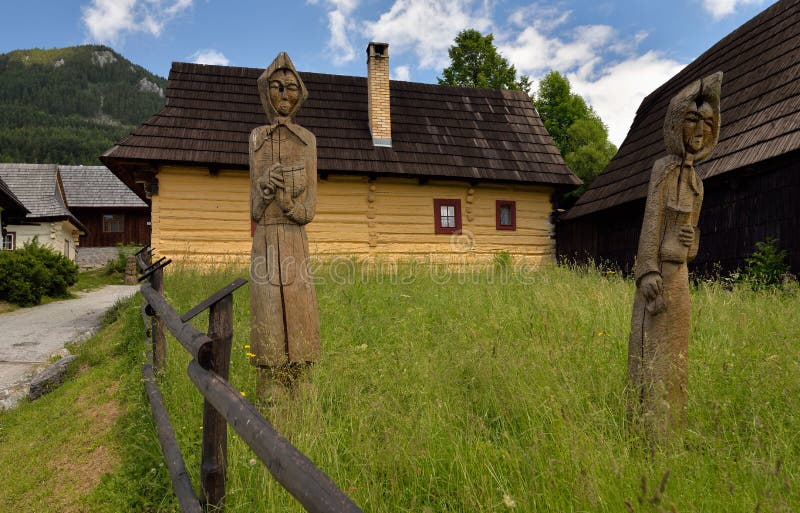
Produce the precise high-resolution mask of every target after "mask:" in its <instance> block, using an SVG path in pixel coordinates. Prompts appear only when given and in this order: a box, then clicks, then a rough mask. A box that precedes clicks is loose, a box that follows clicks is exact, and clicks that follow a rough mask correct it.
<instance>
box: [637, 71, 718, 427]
mask: <svg viewBox="0 0 800 513" xmlns="http://www.w3.org/2000/svg"><path fill="white" fill-rule="evenodd" d="M721 82H722V72H718V73H715V74H713V75H711V76H709V77H706V78H704V79H702V80H697V81H695V82H693V83H692V84H690V85H689V86H688V87H686V88H685V89H683V90H682V91H681V92H680V93H678V94H677V96H675V97H674V98H673V99H672V101H671V102H670V104H669V108H668V110H667V115H666V119H665V121H664V140H665V143H666V147H667V152H668V153H669V154H668V155H667V156H666V157H663V158H660V159H658V160H657V161H656V162H655V163H654V164H653V170H652V172H651V175H650V185H649V188H648V191H647V203H646V206H645V212H644V220H643V222H642V231H641V235H640V237H639V250H638V253H637V256H636V268H635V271H636V272H635V278H636V296H635V299H634V303H633V315H632V316H631V334H630V339H629V346H628V371H629V374H630V379H631V382H632V384H633V386H634V389H635V390H636V391H637V392H638V394H639V399H640V401H641V413H642V414H643V420H644V424H645V428H646V431H647V433H648V436H650V438H651V440H653V441H666V440H668V439H670V438H672V435H673V434H677V433H678V432H680V431H681V430H682V429H683V428H684V427H685V425H686V398H687V359H688V348H689V317H690V304H689V279H688V270H687V263H688V262H690V261H692V260H693V259H694V257H695V256H696V255H697V249H698V245H699V242H700V233H699V231H698V229H697V221H698V218H699V216H700V206H701V204H702V202H703V183H702V182H701V181H700V178H699V177H698V176H697V173H696V172H695V169H694V164H696V163H698V162H700V161H701V160H704V159H706V158H707V157H708V156H709V155H710V154H711V152H712V151H713V150H714V148H715V147H716V145H717V140H718V138H719V127H720V114H719V102H720V84H721Z"/></svg>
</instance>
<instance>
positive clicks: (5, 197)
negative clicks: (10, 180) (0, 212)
mask: <svg viewBox="0 0 800 513" xmlns="http://www.w3.org/2000/svg"><path fill="white" fill-rule="evenodd" d="M0 207H2V208H4V209H6V210H15V211H16V210H18V211H20V212H24V213H27V212H28V209H26V208H25V205H23V204H22V202H21V201H20V200H19V198H17V196H16V195H15V194H14V193H13V192H11V189H9V188H8V185H6V183H5V182H4V181H3V179H2V178H0Z"/></svg>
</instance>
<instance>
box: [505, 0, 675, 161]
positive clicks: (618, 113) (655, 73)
mask: <svg viewBox="0 0 800 513" xmlns="http://www.w3.org/2000/svg"><path fill="white" fill-rule="evenodd" d="M568 14H569V13H563V12H559V11H557V10H555V9H552V8H549V7H541V6H540V4H534V5H533V6H530V7H527V8H525V9H524V10H519V11H517V12H515V13H513V14H512V20H513V21H514V23H517V25H518V26H519V27H520V28H522V31H521V32H517V33H516V34H514V33H511V34H507V35H506V37H505V39H504V41H503V42H502V43H501V44H499V45H498V48H499V50H500V52H501V53H502V54H503V55H504V56H505V57H506V58H508V60H509V61H510V62H511V63H512V64H513V65H514V66H516V68H517V70H518V71H519V72H520V73H525V74H527V75H529V76H531V77H532V78H533V79H538V78H541V77H542V76H543V75H544V74H545V73H547V72H548V71H550V70H552V69H554V70H557V71H559V72H561V73H562V74H563V75H565V76H566V77H567V78H568V79H569V80H570V83H571V84H572V90H573V91H574V92H576V93H578V94H580V95H581V96H583V97H584V99H586V101H587V102H588V103H589V104H590V105H591V106H592V107H593V108H594V110H595V111H596V112H597V113H598V114H599V115H600V118H601V119H602V120H603V121H604V122H605V123H606V125H608V128H609V139H610V140H611V141H612V142H613V143H614V144H616V145H618V146H619V144H620V143H622V140H623V139H624V138H625V135H626V134H627V132H628V129H629V128H630V124H631V122H632V121H633V118H634V115H635V114H636V109H638V107H639V104H640V103H641V101H642V99H644V97H645V96H646V95H647V94H649V93H651V92H652V91H653V90H654V89H656V88H657V87H658V86H660V85H661V84H662V83H664V82H665V81H666V80H668V79H669V78H670V77H672V76H673V75H674V74H675V73H677V72H678V71H680V70H681V69H682V68H683V66H684V65H683V64H681V63H678V62H676V61H674V60H672V59H669V58H666V57H665V56H663V54H660V53H658V52H654V51H650V52H647V53H645V54H641V53H639V51H638V46H639V44H640V43H641V42H642V41H643V40H644V39H645V38H646V37H647V34H646V33H644V32H639V33H637V34H634V35H632V36H629V37H621V36H620V35H619V34H618V33H617V31H616V30H615V29H614V28H613V27H610V26H608V25H584V26H578V27H574V28H572V29H571V30H564V29H563V28H559V29H558V30H554V27H559V26H561V25H563V23H564V22H565V21H567V19H568ZM523 27H524V28H523Z"/></svg>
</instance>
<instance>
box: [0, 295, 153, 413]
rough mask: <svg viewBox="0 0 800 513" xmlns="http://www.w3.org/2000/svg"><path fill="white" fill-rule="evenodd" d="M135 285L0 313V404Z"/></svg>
mask: <svg viewBox="0 0 800 513" xmlns="http://www.w3.org/2000/svg"><path fill="white" fill-rule="evenodd" d="M138 290H139V287H137V286H128V285H107V286H105V287H103V288H101V289H97V290H93V291H91V292H79V293H78V294H77V295H78V299H68V300H64V301H57V302H54V303H49V304H46V305H40V306H35V307H33V308H23V309H20V310H16V311H14V312H8V313H4V314H0V409H1V408H12V407H13V406H14V405H15V404H16V403H17V401H18V400H19V399H20V398H21V397H24V396H25V395H27V393H28V384H29V383H30V380H31V378H32V377H33V375H35V373H36V372H37V371H39V370H41V369H42V368H43V367H45V366H46V365H47V364H48V359H49V358H50V357H51V356H53V355H54V354H58V353H61V354H64V352H66V349H64V345H65V344H66V343H67V342H74V341H79V340H85V339H87V338H89V337H90V336H92V335H93V334H94V333H95V332H96V331H97V330H98V329H99V328H100V323H101V320H102V318H103V313H104V312H105V311H106V310H107V309H108V308H109V307H110V306H112V305H113V304H114V303H115V302H116V301H117V300H118V299H120V298H124V297H128V296H132V295H133V294H135V293H136V292H137V291H138Z"/></svg>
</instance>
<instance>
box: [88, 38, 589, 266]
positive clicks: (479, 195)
mask: <svg viewBox="0 0 800 513" xmlns="http://www.w3.org/2000/svg"><path fill="white" fill-rule="evenodd" d="M276 53H277V52H276ZM367 60H368V77H367V78H363V77H345V76H339V75H323V74H317V73H302V72H301V76H302V78H303V80H304V82H305V83H306V86H307V87H308V89H309V99H308V101H307V102H306V104H305V106H304V107H303V109H302V110H301V111H300V113H299V115H298V116H297V122H298V123H299V124H300V125H302V126H304V127H305V128H307V129H308V130H310V131H311V132H313V133H314V134H315V135H316V137H317V147H318V166H317V167H318V176H319V183H318V189H317V213H316V216H315V218H314V220H313V221H312V222H311V223H310V224H308V225H307V227H306V229H307V233H308V237H309V247H310V251H311V253H312V254H313V255H317V256H320V257H333V256H347V257H356V258H359V259H371V258H383V259H387V260H397V259H406V258H415V259H432V260H436V261H452V260H458V261H467V262H484V261H491V259H493V258H494V257H495V255H497V254H499V253H502V252H507V253H509V254H510V255H511V256H512V258H514V260H517V261H518V260H524V261H527V262H529V263H533V264H538V263H541V262H548V261H553V259H554V257H555V244H554V238H553V225H552V223H551V216H552V212H553V201H554V199H556V198H558V197H559V196H560V195H561V194H563V192H565V191H568V190H570V189H571V188H573V187H575V186H576V185H577V184H579V183H580V180H579V179H578V178H577V177H575V175H574V174H572V172H571V171H570V170H569V169H568V168H567V166H566V165H565V164H564V161H563V159H562V157H561V155H560V154H559V152H558V149H557V148H556V147H555V146H554V145H553V143H552V140H551V139H550V136H549V135H548V134H547V132H546V130H545V129H544V127H543V125H542V123H541V120H540V119H539V117H538V114H537V113H536V111H535V109H534V108H533V106H532V105H531V102H530V99H529V98H528V97H527V96H526V95H525V94H523V93H520V92H513V91H497V90H489V89H468V88H459V87H446V86H435V85H429V84H418V83H411V82H397V81H391V82H390V81H389V79H388V45H383V44H381V43H370V46H369V48H368V52H367ZM261 72H262V70H259V69H252V68H233V67H227V66H206V65H197V64H185V63H174V64H173V67H172V71H171V73H170V78H169V85H168V88H167V104H166V106H165V107H164V109H162V110H161V111H160V112H159V113H158V114H156V115H155V116H154V117H152V118H151V119H150V120H148V121H147V122H146V123H144V124H143V125H142V126H140V127H139V128H138V129H137V130H136V131H135V132H134V133H133V134H132V135H131V136H130V137H128V138H127V139H125V140H123V141H121V142H120V143H119V144H118V145H117V146H115V147H113V148H112V149H110V150H109V151H108V152H106V154H105V155H103V156H102V157H101V160H103V162H104V163H105V164H106V165H107V166H108V167H109V168H110V169H112V171H114V172H115V173H116V174H117V175H118V176H120V178H122V179H123V180H124V181H126V182H127V183H129V184H135V183H138V184H140V185H139V186H140V187H142V186H143V187H144V190H145V192H146V194H147V196H148V197H149V198H150V201H151V204H152V237H151V241H152V243H151V244H152V246H153V247H154V249H155V251H156V253H157V254H159V255H162V256H168V257H170V258H172V259H179V260H184V261H189V262H192V263H198V264H207V263H215V262H227V261H235V260H238V261H244V260H247V259H248V258H249V253H250V247H251V238H250V237H251V223H250V206H249V197H250V195H249V187H250V178H249V172H248V136H249V133H250V131H251V130H252V129H253V128H254V127H256V126H259V125H263V124H266V117H265V115H264V113H263V111H261V105H260V102H259V96H258V91H257V88H256V79H257V78H258V76H259V75H260V73H261Z"/></svg>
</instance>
